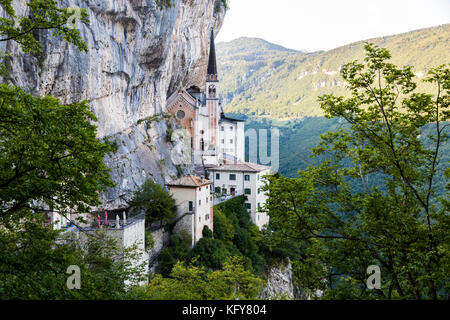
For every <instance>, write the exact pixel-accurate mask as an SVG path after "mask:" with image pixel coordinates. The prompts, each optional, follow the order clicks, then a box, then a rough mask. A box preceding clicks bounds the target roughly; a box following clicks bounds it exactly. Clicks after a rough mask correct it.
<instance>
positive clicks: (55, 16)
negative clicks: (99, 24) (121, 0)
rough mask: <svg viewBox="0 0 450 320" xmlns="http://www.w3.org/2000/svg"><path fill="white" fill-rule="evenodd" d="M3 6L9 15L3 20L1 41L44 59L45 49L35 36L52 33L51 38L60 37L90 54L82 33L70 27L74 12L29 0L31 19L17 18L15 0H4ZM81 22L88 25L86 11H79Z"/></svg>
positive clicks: (50, 2) (0, 21)
mask: <svg viewBox="0 0 450 320" xmlns="http://www.w3.org/2000/svg"><path fill="white" fill-rule="evenodd" d="M0 5H1V6H2V8H3V10H4V11H5V13H6V15H7V17H3V18H0V41H8V40H14V41H16V42H18V43H19V44H20V46H21V48H22V50H23V52H25V53H30V52H32V53H35V54H38V55H42V50H43V46H42V44H41V43H40V41H39V40H38V39H36V37H35V32H36V31H39V30H53V33H52V36H61V37H62V38H63V39H64V40H66V41H67V42H69V43H72V44H74V45H75V46H76V47H78V48H79V49H80V50H81V51H85V52H87V50H88V49H87V46H86V43H85V42H84V41H83V40H82V38H81V36H80V32H79V31H78V30H77V29H75V28H72V27H70V26H69V25H67V23H68V22H70V19H71V17H72V15H73V14H74V12H73V9H70V8H59V7H58V6H57V3H56V1H53V0H30V1H28V2H27V7H28V9H29V10H30V11H29V15H25V16H21V17H18V16H16V12H15V10H14V8H13V6H12V0H1V1H0ZM79 19H80V22H82V23H85V24H88V23H89V19H88V14H87V12H86V9H80V16H79Z"/></svg>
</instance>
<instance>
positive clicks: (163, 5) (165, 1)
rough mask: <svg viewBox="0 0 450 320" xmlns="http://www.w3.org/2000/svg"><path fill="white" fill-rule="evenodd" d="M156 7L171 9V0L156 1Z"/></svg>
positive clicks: (172, 4)
mask: <svg viewBox="0 0 450 320" xmlns="http://www.w3.org/2000/svg"><path fill="white" fill-rule="evenodd" d="M156 5H157V6H158V8H160V9H164V8H172V7H173V6H174V3H173V0H156Z"/></svg>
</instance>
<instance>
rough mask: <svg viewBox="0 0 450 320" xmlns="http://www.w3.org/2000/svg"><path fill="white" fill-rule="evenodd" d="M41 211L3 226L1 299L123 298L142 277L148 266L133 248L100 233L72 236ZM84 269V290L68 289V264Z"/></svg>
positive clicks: (1, 232) (0, 277)
mask: <svg viewBox="0 0 450 320" xmlns="http://www.w3.org/2000/svg"><path fill="white" fill-rule="evenodd" d="M41 218H42V217H41V216H38V215H36V214H35V213H29V214H28V215H27V216H26V217H23V218H22V222H20V223H15V224H11V225H10V228H9V229H8V230H4V229H0V299H27V300H30V299H33V300H34V299H44V300H55V299H123V298H125V297H127V292H128V287H127V285H126V284H125V281H127V282H129V285H136V284H137V283H138V282H139V281H141V280H142V271H143V266H141V265H138V266H132V265H131V261H133V259H136V258H137V253H136V251H135V250H134V248H129V249H125V250H121V249H119V247H118V246H117V243H116V241H115V240H113V239H111V238H108V237H106V236H105V235H104V234H100V233H96V234H95V235H93V236H89V237H86V239H85V241H84V242H79V241H78V242H74V241H70V240H71V238H70V237H68V236H67V235H66V236H64V235H63V234H62V233H61V232H60V231H58V230H53V229H52V228H51V226H49V227H43V226H42V224H41ZM71 265H76V266H78V267H79V268H80V275H81V277H80V283H81V288H80V289H73V290H69V289H68V288H67V285H66V281H67V279H68V277H69V275H70V274H67V272H66V271H67V268H68V267H69V266H71Z"/></svg>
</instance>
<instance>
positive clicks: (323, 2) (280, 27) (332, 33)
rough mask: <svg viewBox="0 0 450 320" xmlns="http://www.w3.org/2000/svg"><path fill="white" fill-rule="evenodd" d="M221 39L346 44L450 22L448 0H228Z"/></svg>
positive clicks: (302, 45) (316, 46) (325, 46)
mask: <svg viewBox="0 0 450 320" xmlns="http://www.w3.org/2000/svg"><path fill="white" fill-rule="evenodd" d="M228 1H229V3H230V9H229V11H228V12H227V14H226V16H225V21H224V25H223V27H222V29H221V31H220V32H219V35H218V37H217V40H216V41H217V42H218V41H230V40H233V39H236V38H239V37H257V38H262V39H265V40H267V41H270V42H273V43H276V44H280V45H282V46H284V47H287V48H292V49H297V50H307V51H316V50H329V49H333V48H336V47H339V46H342V45H345V44H348V43H352V42H355V41H359V40H366V39H370V38H375V37H380V36H386V35H392V34H397V33H402V32H407V31H411V30H415V29H420V28H426V27H431V26H437V25H440V24H445V23H450V0H228Z"/></svg>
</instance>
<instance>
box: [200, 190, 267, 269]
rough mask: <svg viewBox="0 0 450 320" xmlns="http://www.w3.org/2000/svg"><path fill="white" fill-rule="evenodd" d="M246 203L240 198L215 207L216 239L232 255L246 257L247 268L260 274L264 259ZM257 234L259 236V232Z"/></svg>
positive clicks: (243, 198)
mask: <svg viewBox="0 0 450 320" xmlns="http://www.w3.org/2000/svg"><path fill="white" fill-rule="evenodd" d="M244 201H245V197H244V196H239V197H235V198H233V199H231V200H228V201H225V202H222V203H221V204H219V205H217V206H215V207H214V232H213V233H214V238H215V239H217V240H220V241H221V242H222V243H223V246H225V247H226V248H227V250H228V252H230V254H231V255H239V256H243V257H245V259H246V260H247V264H246V265H247V267H249V268H251V269H253V270H254V271H255V272H259V271H262V269H263V268H264V266H265V264H264V258H263V257H262V256H261V255H260V253H259V247H258V243H257V239H256V238H255V236H254V234H255V229H254V228H255V227H256V226H255V225H254V224H253V222H252V220H251V217H250V213H249V211H248V210H247V208H245V206H244ZM256 229H257V227H256ZM256 233H257V234H259V230H258V231H257V232H256ZM205 260H207V258H205Z"/></svg>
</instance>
